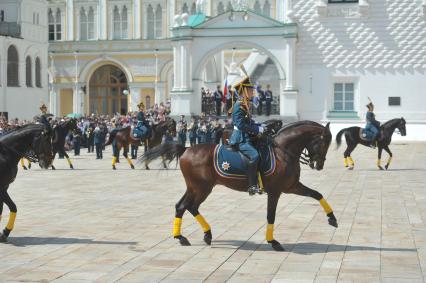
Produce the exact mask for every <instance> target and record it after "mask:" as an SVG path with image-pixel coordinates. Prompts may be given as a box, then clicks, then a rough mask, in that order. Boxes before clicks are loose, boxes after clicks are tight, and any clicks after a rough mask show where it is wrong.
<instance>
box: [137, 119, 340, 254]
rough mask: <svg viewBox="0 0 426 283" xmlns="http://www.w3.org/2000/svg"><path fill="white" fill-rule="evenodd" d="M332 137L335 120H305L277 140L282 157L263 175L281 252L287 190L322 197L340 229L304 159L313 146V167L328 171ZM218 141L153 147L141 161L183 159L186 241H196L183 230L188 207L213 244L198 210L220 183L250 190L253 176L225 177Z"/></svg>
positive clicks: (177, 231)
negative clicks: (308, 182) (278, 218)
mask: <svg viewBox="0 0 426 283" xmlns="http://www.w3.org/2000/svg"><path fill="white" fill-rule="evenodd" d="M331 140H332V136H331V133H330V130H329V124H327V126H325V127H324V126H322V125H320V124H317V123H315V122H311V121H301V122H296V123H292V124H289V125H287V126H285V127H283V128H282V129H281V130H280V131H279V132H278V133H277V134H276V135H275V136H274V137H273V138H272V145H273V153H274V154H275V157H276V163H277V165H276V169H275V171H274V173H273V174H272V175H270V176H268V177H265V178H263V184H264V187H265V191H266V192H267V193H268V215H267V219H268V226H267V230H266V240H267V241H268V243H270V244H271V245H272V248H273V249H274V250H276V251H282V250H284V249H283V247H282V246H281V244H280V243H279V242H278V241H276V240H275V239H274V235H273V231H274V222H275V212H276V208H277V204H278V200H279V198H280V196H281V194H282V193H287V194H290V193H291V194H297V195H301V196H309V197H312V198H314V199H316V200H318V201H319V202H320V204H321V206H322V207H323V209H324V211H325V213H326V214H327V216H328V223H329V224H330V225H332V226H334V227H337V220H336V218H335V216H334V214H333V210H332V209H331V207H330V206H329V205H328V203H327V201H326V200H325V199H324V198H323V196H322V195H321V194H320V193H319V192H317V191H315V190H313V189H310V188H308V187H306V186H305V185H303V184H302V183H301V182H300V181H299V179H300V163H299V159H300V156H301V154H302V152H303V150H305V149H306V150H307V156H308V158H309V159H310V163H311V164H312V167H313V168H315V169H316V170H322V169H323V166H324V162H325V157H326V155H327V151H328V148H329V146H330V143H331ZM215 147H216V145H210V144H205V145H196V146H193V147H190V148H185V147H183V146H182V145H179V144H175V143H173V144H162V145H160V146H158V147H155V148H153V149H152V150H150V151H147V152H146V153H145V154H144V155H143V156H142V157H141V158H140V159H141V161H146V160H149V161H150V160H153V159H156V158H158V157H160V156H163V155H170V154H172V155H173V156H174V157H177V158H179V161H180V169H181V171H182V174H183V176H184V178H185V182H186V186H187V189H186V192H185V194H184V195H183V196H182V198H181V199H180V200H179V202H178V203H177V204H176V215H175V216H176V218H175V221H174V228H173V236H174V237H175V238H176V239H178V240H179V242H180V243H181V245H190V243H189V241H188V240H187V239H186V238H185V237H184V236H183V235H182V234H181V225H182V216H183V214H184V213H185V211H186V210H188V211H189V212H190V213H191V214H192V215H193V216H194V217H195V218H196V219H197V221H198V222H199V223H200V225H201V227H202V229H203V230H204V241H205V242H206V243H207V244H209V245H210V244H211V240H212V233H211V229H210V225H209V224H208V223H207V221H206V220H205V219H204V218H203V216H201V214H200V213H199V211H198V209H199V207H200V205H201V203H203V202H204V201H205V200H206V198H207V197H208V196H209V194H210V193H211V192H212V190H213V187H214V186H215V185H224V186H226V187H228V188H231V189H233V190H237V191H241V192H245V191H247V180H244V179H243V180H241V179H232V178H224V177H221V176H220V175H218V174H217V173H216V171H215V169H214V165H213V156H214V150H215Z"/></svg>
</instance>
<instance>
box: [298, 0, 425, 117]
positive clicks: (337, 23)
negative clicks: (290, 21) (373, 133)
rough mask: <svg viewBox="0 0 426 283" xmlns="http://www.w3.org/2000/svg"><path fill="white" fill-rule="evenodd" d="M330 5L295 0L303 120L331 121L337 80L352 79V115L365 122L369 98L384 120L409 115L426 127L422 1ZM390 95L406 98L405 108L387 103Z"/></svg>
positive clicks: (300, 112)
mask: <svg viewBox="0 0 426 283" xmlns="http://www.w3.org/2000/svg"><path fill="white" fill-rule="evenodd" d="M326 2H328V1H317V0H293V10H294V19H295V21H296V22H297V24H298V27H299V34H298V43H297V50H298V52H297V70H298V71H297V84H298V85H297V88H298V89H299V109H298V112H299V115H300V118H303V119H313V120H322V119H327V115H328V110H332V105H333V83H334V82H335V81H348V82H350V81H353V82H354V83H355V95H356V99H355V110H356V111H357V112H358V116H359V117H360V118H361V120H363V119H364V116H365V112H366V107H365V105H366V104H367V103H368V98H367V97H370V98H371V99H372V101H373V102H374V104H375V105H376V110H375V112H376V115H377V118H378V119H379V120H387V119H390V118H395V117H400V116H404V117H405V118H406V119H407V120H408V122H410V121H412V122H415V121H417V122H418V121H419V120H420V121H422V122H423V123H426V95H425V94H426V93H425V89H426V15H425V14H424V10H423V5H422V4H423V2H422V1H421V0H398V1H395V0H392V1H391V0H374V1H368V2H367V1H365V0H361V1H359V2H360V3H359V4H358V3H357V4H349V3H347V4H327V3H326ZM363 5H368V6H363ZM360 6H361V7H360ZM389 96H399V97H401V106H388V97H389ZM361 120H360V119H358V122H360V121H361ZM354 122H356V121H354Z"/></svg>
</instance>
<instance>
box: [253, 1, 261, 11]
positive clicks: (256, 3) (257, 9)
mask: <svg viewBox="0 0 426 283" xmlns="http://www.w3.org/2000/svg"><path fill="white" fill-rule="evenodd" d="M253 10H254V11H255V12H256V13H258V14H261V13H262V8H261V7H260V3H259V0H256V2H254V6H253Z"/></svg>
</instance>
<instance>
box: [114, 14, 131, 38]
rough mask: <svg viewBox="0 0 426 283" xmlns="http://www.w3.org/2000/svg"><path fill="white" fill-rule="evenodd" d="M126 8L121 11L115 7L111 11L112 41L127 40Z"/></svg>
mask: <svg viewBox="0 0 426 283" xmlns="http://www.w3.org/2000/svg"><path fill="white" fill-rule="evenodd" d="M127 22H128V21H127V7H126V6H124V7H123V9H122V10H121V13H120V9H119V8H118V7H117V6H115V7H114V11H113V30H114V33H113V38H114V39H125V38H128V27H127Z"/></svg>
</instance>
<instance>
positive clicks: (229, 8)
mask: <svg viewBox="0 0 426 283" xmlns="http://www.w3.org/2000/svg"><path fill="white" fill-rule="evenodd" d="M226 11H227V12H229V11H232V4H231V2H228V5H226Z"/></svg>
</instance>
